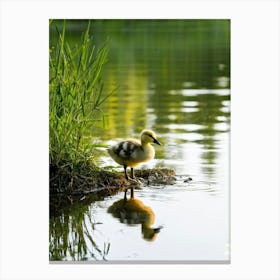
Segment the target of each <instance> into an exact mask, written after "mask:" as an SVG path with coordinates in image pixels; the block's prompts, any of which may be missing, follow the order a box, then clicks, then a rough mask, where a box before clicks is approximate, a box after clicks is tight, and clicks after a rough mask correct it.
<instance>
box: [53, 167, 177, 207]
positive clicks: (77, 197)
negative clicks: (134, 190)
mask: <svg viewBox="0 0 280 280" xmlns="http://www.w3.org/2000/svg"><path fill="white" fill-rule="evenodd" d="M54 172H56V173H54ZM135 176H136V178H137V179H136V180H126V179H125V177H124V175H123V173H114V172H110V171H104V170H94V171H92V174H87V175H79V174H76V175H75V174H73V173H70V172H69V171H67V170H59V171H58V170H50V208H51V209H50V210H51V211H52V210H53V209H54V208H60V207H61V208H64V207H65V206H67V205H69V204H70V205H71V204H74V203H76V202H83V203H86V202H88V203H91V202H92V201H94V200H99V199H101V200H102V199H103V198H104V197H106V196H109V195H113V194H116V193H118V192H119V191H124V190H125V189H127V188H130V187H140V186H141V187H145V186H149V185H163V184H167V185H172V184H174V183H175V181H176V177H175V176H176V173H175V170H173V169H167V168H160V169H146V170H136V171H135ZM63 184H64V185H63Z"/></svg>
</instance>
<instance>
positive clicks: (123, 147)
mask: <svg viewBox="0 0 280 280" xmlns="http://www.w3.org/2000/svg"><path fill="white" fill-rule="evenodd" d="M140 139H141V142H140V141H139V140H138V139H127V140H124V141H121V142H119V143H118V144H116V145H114V146H112V147H110V148H109V149H108V153H109V155H110V156H111V158H112V159H113V160H114V161H115V162H117V163H118V164H120V165H122V166H123V167H124V174H125V178H126V179H127V180H129V177H128V175H127V173H126V169H127V167H130V170H131V178H132V179H135V176H134V168H135V167H136V166H138V165H139V164H141V163H144V162H148V161H150V160H152V159H153V158H154V156H155V150H154V148H153V147H152V145H151V143H155V144H157V145H160V143H159V141H158V140H157V136H156V134H155V133H154V132H153V131H152V130H147V129H145V130H143V131H142V132H141V135H140ZM134 183H135V182H134ZM131 197H133V187H131ZM125 198H126V190H125Z"/></svg>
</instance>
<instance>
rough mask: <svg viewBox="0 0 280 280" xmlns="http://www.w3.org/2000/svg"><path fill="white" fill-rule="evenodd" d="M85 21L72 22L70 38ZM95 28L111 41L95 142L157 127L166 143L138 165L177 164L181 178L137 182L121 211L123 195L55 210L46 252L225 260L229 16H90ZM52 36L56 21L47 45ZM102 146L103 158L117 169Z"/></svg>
mask: <svg viewBox="0 0 280 280" xmlns="http://www.w3.org/2000/svg"><path fill="white" fill-rule="evenodd" d="M87 24H88V22H87V21H70V22H68V23H67V32H68V33H69V37H70V39H71V40H70V43H71V44H73V45H78V44H79V40H80V38H81V32H82V31H83V30H85V28H86V27H87ZM56 26H57V28H58V29H59V28H61V26H62V22H56ZM91 28H92V34H93V36H94V40H95V44H96V47H97V48H100V47H101V46H103V45H104V43H105V42H106V44H108V46H109V58H108V62H107V64H106V66H105V68H104V72H103V83H104V91H105V92H106V93H110V92H113V94H112V95H111V96H110V98H109V99H108V100H107V102H106V103H105V104H104V106H103V107H102V111H103V116H102V117H100V122H99V123H98V124H97V126H95V127H94V128H93V129H92V131H90V132H89V135H91V136H92V141H93V143H95V144H96V143H101V144H102V145H105V146H106V145H110V144H114V143H116V142H117V141H118V140H120V139H123V138H128V137H135V138H138V137H139V134H140V132H141V130H142V129H144V128H149V129H152V130H154V131H155V132H156V133H157V135H158V138H159V140H160V142H161V143H162V144H163V145H162V146H160V147H155V149H156V157H155V159H154V160H153V161H151V162H149V163H148V164H145V165H143V166H142V167H140V168H154V167H168V168H172V169H175V170H176V174H177V177H176V178H177V181H176V183H175V185H160V186H156V185H155V186H148V187H142V188H139V189H136V190H135V197H136V200H135V201H133V202H132V201H131V202H130V203H131V205H130V206H129V207H130V208H129V207H128V208H127V209H125V211H124V210H123V211H122V212H121V213H122V216H120V214H119V216H118V215H117V214H116V213H117V212H118V213H120V211H119V210H115V212H114V209H118V208H117V207H116V205H119V204H118V203H121V202H120V201H121V199H122V198H123V193H119V194H116V195H114V196H111V197H106V198H103V199H97V198H96V197H92V198H87V199H82V200H81V201H80V202H79V203H75V204H74V205H72V206H69V207H66V208H64V209H60V211H57V212H55V215H51V217H50V255H49V257H50V260H51V261H54V260H89V261H91V260H92V261H93V260H107V261H145V260H147V261H186V262H192V261H195V262H201V261H209V262H213V261H218V262H221V261H224V262H227V261H229V259H230V254H229V246H230V244H229V240H230V237H229V224H230V215H229V201H230V197H229V189H230V186H229V174H230V170H229V168H230V166H229V150H230V146H229V144H230V21H229V20H94V21H92V22H91ZM56 38H57V37H56V30H55V28H54V27H53V25H52V26H51V30H50V44H52V43H53V42H55V40H56ZM100 153H101V156H100V157H99V158H98V165H100V166H103V167H104V168H106V167H107V166H115V167H116V168H117V167H118V166H117V164H115V163H114V162H113V161H112V160H111V159H110V158H109V157H108V156H107V155H106V153H105V152H104V153H103V151H102V148H100ZM120 170H122V169H121V168H120ZM188 176H190V177H191V178H192V179H193V180H192V181H191V182H185V178H187V177H188ZM139 213H140V214H139ZM131 215H132V216H133V215H134V216H135V215H136V216H137V217H138V220H137V219H136V218H135V217H134V216H133V217H134V219H132V218H131ZM139 215H140V216H139ZM139 217H140V218H139ZM156 228H160V231H159V232H157V233H156V234H155V235H153V236H152V238H150V240H149V238H147V236H149V233H150V231H151V229H156Z"/></svg>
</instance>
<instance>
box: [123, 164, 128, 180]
mask: <svg viewBox="0 0 280 280" xmlns="http://www.w3.org/2000/svg"><path fill="white" fill-rule="evenodd" d="M123 168H124V175H125V178H126V180H128V176H127V173H126V168H127V165H124V166H123Z"/></svg>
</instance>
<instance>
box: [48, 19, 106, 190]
mask: <svg viewBox="0 0 280 280" xmlns="http://www.w3.org/2000/svg"><path fill="white" fill-rule="evenodd" d="M53 24H54V25H55V24H56V21H55V20H52V21H50V25H53ZM56 30H57V33H58V39H57V41H56V43H55V44H54V45H52V46H50V49H49V94H50V95H49V140H50V143H49V156H50V186H51V188H54V189H57V190H58V189H60V190H61V189H62V190H63V189H67V188H73V187H75V186H73V184H71V182H73V180H74V181H75V178H78V176H83V173H85V176H87V177H88V176H89V174H90V173H91V172H93V171H94V170H96V166H94V157H95V150H94V145H92V137H94V127H95V126H96V124H97V122H99V121H100V120H101V121H102V119H103V118H104V116H103V114H102V109H101V105H102V104H103V103H104V102H105V101H106V100H107V99H108V97H109V96H110V94H105V93H104V92H103V85H102V79H101V78H102V69H103V66H104V64H105V63H106V62H107V59H108V47H107V45H106V44H105V45H104V46H103V47H102V48H100V49H96V47H95V46H94V42H93V36H92V35H91V34H90V22H89V24H88V26H87V29H86V30H85V31H84V32H83V34H82V37H81V41H80V43H79V44H78V45H77V46H73V45H71V44H70V43H69V42H70V41H69V40H68V39H67V22H66V20H65V21H64V22H63V26H62V28H61V30H59V29H58V28H57V27H56ZM58 174H60V176H58ZM64 177H65V178H64ZM63 178H64V179H63ZM58 180H59V181H58Z"/></svg>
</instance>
